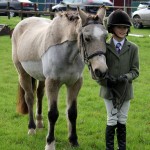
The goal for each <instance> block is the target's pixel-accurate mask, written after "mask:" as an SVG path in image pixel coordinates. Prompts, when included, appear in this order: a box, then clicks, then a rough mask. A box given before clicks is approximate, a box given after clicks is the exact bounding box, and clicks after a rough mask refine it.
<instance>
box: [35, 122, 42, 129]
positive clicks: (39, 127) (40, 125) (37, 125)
mask: <svg viewBox="0 0 150 150" xmlns="http://www.w3.org/2000/svg"><path fill="white" fill-rule="evenodd" d="M36 127H37V128H38V129H42V128H44V125H43V121H38V120H37V121H36Z"/></svg>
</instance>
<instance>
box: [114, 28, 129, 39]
mask: <svg viewBox="0 0 150 150" xmlns="http://www.w3.org/2000/svg"><path fill="white" fill-rule="evenodd" d="M128 30H129V28H128V27H127V26H124V25H118V26H114V28H113V32H114V34H113V37H114V38H115V39H116V40H119V41H121V40H122V39H124V38H125V37H126V35H127V32H128Z"/></svg>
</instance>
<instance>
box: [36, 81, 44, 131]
mask: <svg viewBox="0 0 150 150" xmlns="http://www.w3.org/2000/svg"><path fill="white" fill-rule="evenodd" d="M44 87H45V81H39V84H38V88H37V103H36V126H37V128H39V129H42V128H43V127H44V125H43V116H42V99H43V96H44Z"/></svg>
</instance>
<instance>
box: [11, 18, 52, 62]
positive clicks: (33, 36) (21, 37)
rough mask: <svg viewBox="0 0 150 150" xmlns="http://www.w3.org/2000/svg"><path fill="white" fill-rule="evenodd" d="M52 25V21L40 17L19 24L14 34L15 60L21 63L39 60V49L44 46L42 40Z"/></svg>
mask: <svg viewBox="0 0 150 150" xmlns="http://www.w3.org/2000/svg"><path fill="white" fill-rule="evenodd" d="M50 23H51V20H50V19H45V18H38V17H30V18H26V19H24V20H23V21H21V22H20V23H18V24H17V26H16V27H15V29H14V31H13V34H12V53H13V58H14V59H16V58H17V59H18V60H19V61H27V60H38V59H39V58H40V56H39V52H37V48H39V47H40V46H42V43H41V42H42V41H41V39H42V38H43V37H44V36H45V35H44V34H45V33H46V30H47V28H48V27H49V25H50ZM39 49H40V48H39Z"/></svg>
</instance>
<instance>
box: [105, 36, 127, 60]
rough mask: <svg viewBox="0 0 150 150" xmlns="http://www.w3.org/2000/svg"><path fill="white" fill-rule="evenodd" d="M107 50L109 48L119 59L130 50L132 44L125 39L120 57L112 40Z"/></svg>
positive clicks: (108, 43)
mask: <svg viewBox="0 0 150 150" xmlns="http://www.w3.org/2000/svg"><path fill="white" fill-rule="evenodd" d="M107 48H108V50H109V51H111V52H112V53H113V54H114V55H115V56H117V57H118V58H119V56H120V55H122V54H124V53H125V52H126V51H128V50H129V48H130V43H129V42H128V40H127V39H125V42H124V44H123V46H122V49H121V52H120V55H118V53H117V51H116V48H115V45H114V42H113V40H112V38H111V39H110V40H109V41H108V42H107Z"/></svg>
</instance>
